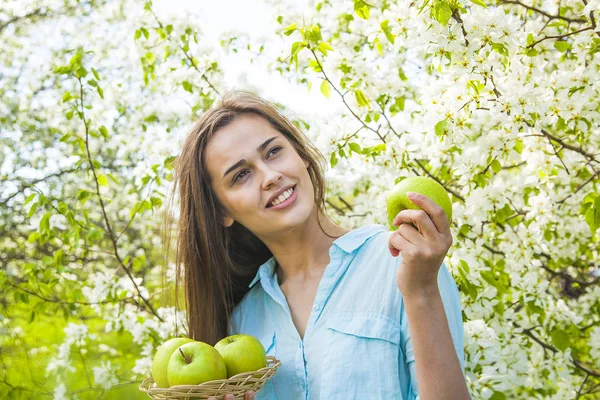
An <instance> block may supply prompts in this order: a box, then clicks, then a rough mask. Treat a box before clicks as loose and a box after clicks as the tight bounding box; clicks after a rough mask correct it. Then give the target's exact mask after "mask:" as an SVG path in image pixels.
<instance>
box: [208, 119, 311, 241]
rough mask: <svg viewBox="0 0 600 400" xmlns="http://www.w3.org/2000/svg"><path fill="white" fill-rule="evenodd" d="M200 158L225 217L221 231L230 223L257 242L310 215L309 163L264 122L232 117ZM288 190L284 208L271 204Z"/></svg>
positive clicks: (304, 219)
mask: <svg viewBox="0 0 600 400" xmlns="http://www.w3.org/2000/svg"><path fill="white" fill-rule="evenodd" d="M204 156H205V163H206V168H207V169H208V172H209V174H210V177H211V181H212V182H211V185H212V188H213V191H214V192H215V193H216V195H217V198H218V199H219V201H220V202H221V204H222V205H223V207H224V208H225V212H226V214H227V216H226V218H225V220H224V221H223V223H224V225H225V226H227V227H229V226H231V225H232V224H233V222H234V220H235V221H237V222H238V223H240V224H241V225H243V226H245V227H246V228H247V229H249V230H250V231H252V232H253V233H254V234H256V235H257V236H259V237H261V236H262V237H269V236H274V235H276V234H277V233H280V232H281V231H282V229H283V230H285V229H286V228H294V227H296V226H298V225H301V224H303V223H305V222H306V221H307V219H308V218H309V216H310V214H311V212H312V211H313V207H314V202H315V199H314V192H313V185H312V182H311V180H310V176H309V174H308V170H307V168H308V165H309V164H308V162H307V161H305V160H303V159H302V158H300V156H299V155H298V153H296V150H295V149H294V147H293V146H292V144H291V143H290V142H289V141H288V140H287V138H286V137H285V136H283V135H282V134H281V133H279V131H277V130H276V129H275V128H274V127H273V126H271V124H270V123H269V122H268V121H267V120H266V119H265V118H263V117H261V116H258V115H255V114H246V115H241V116H239V117H237V118H236V119H235V120H234V121H233V122H231V123H230V124H229V125H227V126H226V127H224V128H221V129H219V130H218V131H217V132H215V135H214V136H213V137H212V138H211V139H210V140H209V142H208V144H207V147H206V149H205V154H204ZM291 187H294V189H293V193H292V194H291V197H289V199H287V201H286V202H284V203H282V204H279V205H273V204H272V202H271V200H272V199H273V196H276V197H277V195H278V194H279V193H281V192H282V191H284V190H285V191H287V190H288V188H291ZM287 194H289V192H288V193H286V194H285V195H284V197H285V196H287ZM286 203H288V205H287V206H286V207H283V208H282V206H285V205H286Z"/></svg>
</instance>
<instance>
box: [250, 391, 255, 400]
mask: <svg viewBox="0 0 600 400" xmlns="http://www.w3.org/2000/svg"><path fill="white" fill-rule="evenodd" d="M249 396H250V400H254V392H252V391H251V392H250V393H249Z"/></svg>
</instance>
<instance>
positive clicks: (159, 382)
mask: <svg viewBox="0 0 600 400" xmlns="http://www.w3.org/2000/svg"><path fill="white" fill-rule="evenodd" d="M193 341H194V340H193V339H190V338H184V337H176V338H171V339H169V340H167V341H166V342H164V343H163V344H161V345H160V346H158V348H157V349H156V353H155V354H154V358H153V359H152V378H154V382H156V386H158V387H161V388H166V387H169V379H168V378H167V367H168V366H169V360H170V359H171V356H172V355H173V353H174V352H175V351H176V350H177V348H179V346H182V345H184V344H186V343H189V342H193Z"/></svg>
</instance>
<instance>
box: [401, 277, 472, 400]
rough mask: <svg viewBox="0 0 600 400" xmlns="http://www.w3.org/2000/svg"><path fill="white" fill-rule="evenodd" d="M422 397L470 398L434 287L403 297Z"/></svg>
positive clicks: (424, 398) (425, 398)
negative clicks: (418, 293) (419, 293)
mask: <svg viewBox="0 0 600 400" xmlns="http://www.w3.org/2000/svg"><path fill="white" fill-rule="evenodd" d="M404 305H405V308H406V315H407V317H408V326H409V329H410V336H411V340H412V345H413V352H414V357H415V367H416V370H417V382H418V384H419V395H420V398H421V400H429V399H436V400H444V399H448V400H460V399H465V400H469V399H470V397H469V392H468V390H467V385H466V383H465V378H464V376H463V373H462V370H461V367H460V363H459V361H458V357H457V355H456V350H455V349H454V344H453V342H452V336H451V335H450V329H449V328H448V319H447V318H446V313H445V311H444V304H443V303H442V297H441V296H440V292H439V290H438V288H437V287H434V288H432V289H431V290H430V291H427V292H425V291H424V292H423V293H422V294H421V295H413V296H411V297H408V298H405V301H404Z"/></svg>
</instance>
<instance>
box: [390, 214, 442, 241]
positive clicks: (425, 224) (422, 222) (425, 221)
mask: <svg viewBox="0 0 600 400" xmlns="http://www.w3.org/2000/svg"><path fill="white" fill-rule="evenodd" d="M405 222H411V223H413V224H414V225H415V226H416V227H417V229H418V230H419V231H418V232H417V233H420V234H421V235H423V236H424V237H426V238H428V239H433V238H437V237H438V236H439V235H440V233H439V232H438V230H437V228H436V227H435V225H434V224H433V221H431V218H430V217H429V215H428V214H427V213H426V212H425V211H423V210H410V209H406V210H402V211H400V212H399V213H398V215H396V218H394V222H393V225H396V226H397V225H400V227H403V226H405V225H404V223H405ZM407 239H409V240H410V238H409V237H408V238H407ZM411 242H412V240H411ZM413 243H414V242H413Z"/></svg>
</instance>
